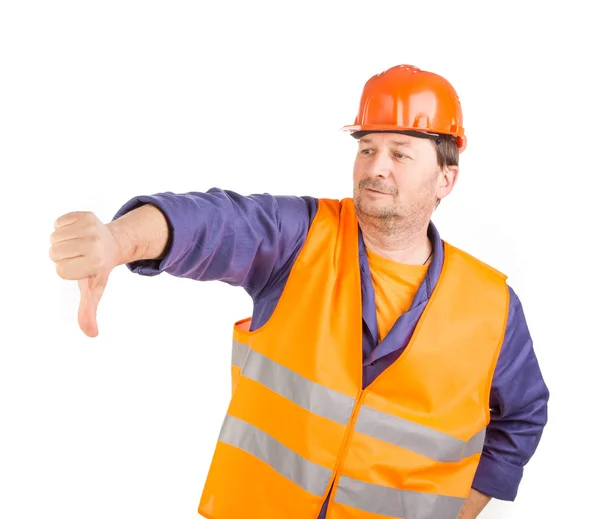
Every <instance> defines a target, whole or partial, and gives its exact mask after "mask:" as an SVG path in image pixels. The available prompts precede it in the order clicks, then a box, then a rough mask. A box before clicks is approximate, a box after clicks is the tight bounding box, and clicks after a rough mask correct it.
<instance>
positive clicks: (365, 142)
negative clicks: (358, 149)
mask: <svg viewBox="0 0 600 519" xmlns="http://www.w3.org/2000/svg"><path fill="white" fill-rule="evenodd" d="M360 142H361V143H364V144H373V141H372V140H371V139H361V141H360ZM389 142H390V143H392V144H395V145H396V146H407V147H409V148H410V142H408V141H389Z"/></svg>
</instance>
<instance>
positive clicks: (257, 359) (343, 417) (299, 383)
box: [242, 350, 355, 425]
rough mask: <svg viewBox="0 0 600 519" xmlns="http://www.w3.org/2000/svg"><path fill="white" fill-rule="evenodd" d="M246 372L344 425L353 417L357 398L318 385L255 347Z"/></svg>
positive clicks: (244, 369)
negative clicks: (259, 351)
mask: <svg viewBox="0 0 600 519" xmlns="http://www.w3.org/2000/svg"><path fill="white" fill-rule="evenodd" d="M242 375H243V376H245V377H248V378H251V379H252V380H255V381H256V382H259V383H260V384H262V385H264V386H266V387H268V388H269V389H270V390H272V391H274V392H275V393H278V394H280V395H282V396H284V397H285V398H287V399H288V400H291V401H292V402H294V403H295V404H297V405H299V406H300V407H302V408H303V409H306V410H307V411H310V412H311V413H314V414H318V415H319V416H323V417H325V418H329V419H330V420H333V421H334V422H338V423H341V424H343V425H346V424H347V423H348V421H349V420H350V415H351V414H352V409H353V408H354V402H355V399H354V398H352V397H349V396H347V395H344V394H343V393H339V392H338V391H335V390H333V389H329V388H327V387H325V386H322V385H320V384H317V383H316V382H313V381H312V380H309V379H307V378H305V377H303V376H302V375H299V374H298V373H296V372H294V371H292V370H291V369H288V368H286V367H285V366H282V365H281V364H278V363H277V362H274V361H272V360H271V359H269V358H267V357H265V356H264V355H262V354H260V353H258V352H256V351H254V350H250V352H249V353H248V357H247V358H246V361H245V362H244V367H243V368H242Z"/></svg>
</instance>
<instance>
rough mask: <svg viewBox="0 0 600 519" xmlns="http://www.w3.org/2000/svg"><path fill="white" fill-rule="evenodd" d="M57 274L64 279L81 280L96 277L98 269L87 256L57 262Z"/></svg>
mask: <svg viewBox="0 0 600 519" xmlns="http://www.w3.org/2000/svg"><path fill="white" fill-rule="evenodd" d="M56 273H57V274H58V275H59V276H60V277H61V278H63V279H70V280H80V279H84V278H88V277H91V276H95V275H96V274H97V273H98V267H97V266H96V265H94V264H92V263H91V262H90V261H89V259H88V258H87V257H86V256H78V257H76V258H68V259H64V260H61V261H59V262H57V263H56Z"/></svg>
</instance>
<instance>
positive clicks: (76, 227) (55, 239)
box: [50, 219, 94, 244]
mask: <svg viewBox="0 0 600 519" xmlns="http://www.w3.org/2000/svg"><path fill="white" fill-rule="evenodd" d="M93 228H94V227H93V225H92V223H91V222H90V221H89V220H87V219H86V220H77V221H76V222H73V223H71V224H69V225H65V226H62V227H60V228H58V229H56V230H55V231H54V232H53V233H52V234H51V235H50V243H51V244H55V243H60V242H61V241H67V240H72V239H74V238H82V237H85V236H86V235H88V234H89V231H90V230H91V229H93Z"/></svg>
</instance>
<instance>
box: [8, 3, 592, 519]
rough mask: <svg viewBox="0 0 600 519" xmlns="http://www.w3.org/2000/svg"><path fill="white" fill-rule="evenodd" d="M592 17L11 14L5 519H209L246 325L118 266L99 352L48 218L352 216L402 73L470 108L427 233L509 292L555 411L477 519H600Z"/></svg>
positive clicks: (139, 9)
mask: <svg viewBox="0 0 600 519" xmlns="http://www.w3.org/2000/svg"><path fill="white" fill-rule="evenodd" d="M551 4H552V5H551ZM586 5H589V7H585V6H586ZM592 6H593V3H592V2H589V3H588V2H583V1H582V2H573V1H572V2H567V3H565V2H541V1H540V2H512V3H511V2H502V3H494V4H492V3H488V2H460V1H453V2H443V3H441V2H439V3H436V2H433V1H426V2H417V1H414V2H404V1H394V2H382V1H373V0H369V1H364V2H352V1H348V0H346V1H344V2H325V1H321V2H307V1H303V2H295V3H291V2H271V3H265V2H256V1H252V2H237V3H236V2H201V1H172V2H156V1H148V0H146V1H143V2H141V1H139V2H133V1H125V0H119V1H106V0H105V1H103V2H90V1H87V2H81V1H72V2H65V1H53V2H42V1H39V2H28V1H18V2H17V1H14V2H8V1H6V2H3V3H2V7H1V8H0V74H1V76H0V177H1V179H2V182H1V186H2V191H1V196H2V198H1V205H0V211H1V220H0V221H1V222H2V237H1V239H0V247H2V251H1V254H0V262H1V267H2V269H1V272H2V276H3V279H2V283H1V288H0V298H1V305H2V306H1V313H0V323H1V326H0V345H1V352H0V436H1V438H0V440H1V441H0V517H2V518H6V519H22V518H27V519H29V518H41V517H57V518H58V517H60V518H61V519H73V518H77V519H79V518H82V517H85V518H87V519H96V518H107V517H111V518H116V519H120V518H127V519H131V518H133V519H135V518H142V517H143V518H146V519H151V518H157V519H159V518H160V519H163V518H167V517H168V518H177V519H186V518H187V519H195V518H196V517H199V516H198V514H197V512H196V508H197V505H198V501H199V497H200V493H201V490H202V486H203V483H204V480H205V477H206V474H207V471H208V467H209V463H210V459H211V456H212V452H213V448H214V444H215V441H216V436H217V434H218V431H219V428H220V425H221V420H222V418H223V414H224V412H225V408H226V405H227V401H228V396H229V354H230V350H229V348H230V340H231V325H232V322H233V321H235V320H236V319H239V318H241V317H245V316H247V315H249V313H250V311H251V306H250V300H249V298H248V297H247V296H246V294H245V293H244V292H243V291H242V290H241V289H235V288H232V287H229V286H227V285H224V284H220V283H217V282H214V283H205V284H200V283H198V282H194V281H191V280H186V279H179V278H174V277H171V276H168V275H163V276H158V277H154V278H147V277H142V276H137V275H134V274H131V273H130V272H129V271H128V270H127V269H126V268H125V267H120V268H118V269H117V270H116V271H115V272H114V273H113V275H112V277H111V281H110V283H109V286H108V289H107V292H106V294H105V297H104V299H103V300H102V302H101V305H100V309H99V315H98V319H99V326H100V335H99V337H97V338H96V339H89V338H87V337H85V336H84V335H83V333H82V332H81V331H80V330H79V328H78V325H77V317H76V316H77V306H78V297H79V292H78V289H77V286H76V283H74V282H67V281H64V280H62V279H60V278H59V277H58V276H57V275H56V273H55V271H54V264H53V263H52V262H51V261H50V259H49V257H48V248H49V245H50V244H49V236H50V233H51V232H52V230H53V222H54V220H55V219H56V218H57V217H58V216H60V215H61V214H63V213H66V212H69V211H74V210H90V211H94V212H95V213H96V214H97V215H98V216H99V217H100V218H102V219H103V220H105V221H108V220H110V219H111V218H112V216H113V214H114V213H115V212H116V210H117V209H118V208H119V207H120V206H121V204H123V203H124V202H125V201H127V200H128V199H129V198H130V197H132V196H135V195H138V194H148V193H155V192H160V191H175V192H185V191H191V190H206V189H208V188H210V187H213V186H217V187H222V188H226V189H232V190H234V191H238V192H240V193H243V194H250V193H261V192H270V193H273V194H294V195H312V196H327V197H335V198H341V197H344V196H349V195H350V194H351V170H352V161H353V157H354V150H355V142H354V140H353V139H352V138H350V137H349V136H348V135H346V134H344V133H343V132H340V128H341V127H342V126H343V125H344V124H349V123H352V122H353V120H354V116H355V114H356V109H357V107H358V101H359V97H360V93H361V90H362V87H363V84H364V82H365V81H366V80H367V79H368V78H369V77H371V76H372V75H373V74H375V73H378V72H380V71H382V70H385V69H386V68H389V67H391V66H393V65H396V64H402V63H405V64H412V65H415V66H418V67H420V68H422V69H425V70H432V71H434V72H437V73H439V74H441V75H443V76H445V77H446V78H448V79H449V80H450V81H451V82H452V83H453V85H454V86H455V88H456V89H457V91H458V93H459V96H460V98H461V101H462V104H463V109H464V114H465V127H466V131H467V135H468V139H469V141H468V147H467V150H466V151H465V153H464V154H463V155H461V159H460V160H461V163H460V166H461V175H460V178H459V182H458V185H457V186H456V189H455V190H454V192H453V193H452V194H451V195H450V197H449V198H447V199H446V200H444V202H443V203H442V205H441V206H440V208H439V209H438V211H437V212H436V214H435V217H434V221H435V223H436V224H437V226H438V228H439V229H440V231H441V233H442V236H443V237H444V238H445V239H446V240H448V241H449V242H451V243H453V244H454V245H457V246H459V247H461V248H464V249H466V250H468V251H470V252H471V253H473V254H475V255H476V256H479V257H480V258H482V259H483V260H484V261H487V262H489V263H491V264H493V265H494V266H496V267H497V268H499V269H500V270H503V271H504V272H506V273H507V274H508V275H509V282H510V284H511V285H512V286H513V288H514V289H515V290H516V292H517V293H518V294H519V296H520V297H521V299H522V301H523V304H524V308H525V312H526V315H527V318H528V322H529V325H530V328H531V333H532V335H533V338H534V343H535V348H536V352H537V355H538V358H539V361H540V364H541V367H542V370H543V373H544V376H545V379H546V381H547V383H548V385H549V387H550V391H551V400H550V421H549V425H548V427H547V428H546V431H545V433H544V436H543V438H542V441H541V444H540V447H539V449H538V451H537V453H536V455H535V456H534V458H533V459H532V461H531V462H530V463H529V465H528V466H527V467H526V470H525V475H524V478H523V481H522V484H521V487H520V490H519V495H518V497H517V500H516V501H515V502H514V503H501V502H495V501H494V502H493V503H492V504H490V505H489V507H488V508H487V509H486V511H485V512H484V513H483V514H482V515H481V516H480V517H482V518H487V519H490V518H500V519H502V518H512V519H530V518H533V517H552V518H554V517H557V518H558V517H560V518H563V517H577V518H580V517H581V518H583V517H585V518H587V517H600V513H599V512H598V505H597V500H596V495H597V483H598V479H597V467H598V465H599V464H600V456H599V454H598V452H599V451H598V449H597V446H596V443H597V436H598V428H597V426H598V420H597V412H596V409H597V399H596V397H595V395H596V393H597V384H596V381H597V379H598V374H597V373H598V369H597V361H598V347H599V346H600V340H599V339H598V334H597V333H596V331H597V322H598V317H597V312H598V299H597V293H598V289H599V288H600V287H599V285H598V268H597V259H596V258H597V253H596V252H594V250H593V247H594V246H595V245H597V243H596V242H595V238H596V232H597V224H598V216H597V214H598V213H597V211H596V210H595V207H594V202H595V201H596V198H597V196H598V187H599V185H598V176H599V174H600V172H599V169H600V168H599V166H598V162H599V161H598V151H597V150H598V123H599V121H600V110H599V105H598V95H599V94H598V92H599V91H600V90H599V89H600V84H599V81H598V79H597V75H598V71H597V57H596V53H597V50H598V48H600V42H599V39H598V37H597V34H598V28H597V24H596V22H595V20H596V17H595V16H594V15H593V14H592V9H595V7H592ZM307 519H308V518H307Z"/></svg>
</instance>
